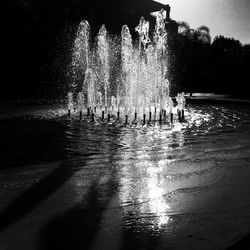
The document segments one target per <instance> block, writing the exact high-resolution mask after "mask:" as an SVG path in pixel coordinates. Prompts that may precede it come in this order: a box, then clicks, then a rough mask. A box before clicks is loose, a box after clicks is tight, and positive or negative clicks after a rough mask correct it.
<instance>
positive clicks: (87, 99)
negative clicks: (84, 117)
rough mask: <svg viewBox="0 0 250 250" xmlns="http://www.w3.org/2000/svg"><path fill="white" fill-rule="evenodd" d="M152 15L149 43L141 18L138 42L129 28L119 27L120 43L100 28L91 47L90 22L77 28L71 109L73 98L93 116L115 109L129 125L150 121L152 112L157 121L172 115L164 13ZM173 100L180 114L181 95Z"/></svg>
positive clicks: (182, 100)
mask: <svg viewBox="0 0 250 250" xmlns="http://www.w3.org/2000/svg"><path fill="white" fill-rule="evenodd" d="M152 16H154V17H155V18H156V26H155V31H154V36H153V39H150V37H149V22H148V21H146V20H145V19H144V18H143V17H142V18H141V19H140V22H139V24H138V26H137V27H136V28H135V31H136V32H137V33H138V35H139V42H138V43H137V44H136V43H135V42H133V40H132V36H131V33H130V30H129V27H128V26H127V25H123V26H122V29H121V39H114V38H113V37H111V36H110V35H109V34H108V32H107V30H106V28H105V25H102V26H101V28H100V30H99V32H98V34H97V37H96V41H97V42H96V43H94V44H91V43H90V39H89V37H90V26H89V24H88V22H87V21H82V22H81V23H80V24H79V27H78V32H77V36H76V39H75V43H74V50H73V51H74V53H73V73H74V74H73V76H74V79H73V83H72V86H71V93H72V94H71V95H69V96H68V103H71V105H68V108H69V109H72V108H73V106H74V101H73V99H74V96H77V101H76V103H77V104H76V108H77V110H79V111H80V110H83V111H84V110H86V109H89V108H90V109H91V110H92V111H93V110H95V114H96V115H97V113H98V112H99V113H98V114H100V113H103V112H105V113H108V114H109V115H110V114H111V113H113V114H115V111H116V112H117V114H118V113H119V114H120V113H121V114H122V115H123V117H124V116H125V117H126V119H127V121H128V120H129V119H130V120H133V119H134V121H136V120H138V119H143V117H144V119H145V117H146V115H149V116H148V120H149V121H150V120H151V118H152V116H153V115H152V114H153V113H154V119H156V120H157V119H160V120H161V116H162V114H167V113H173V110H174V105H173V101H172V98H171V97H170V96H169V85H170V83H169V80H168V79H167V73H168V72H167V71H168V67H167V62H168V53H167V52H168V51H167V32H166V29H165V24H166V11H165V10H163V9H162V10H161V11H158V12H154V13H152ZM114 51H115V52H116V53H114ZM114 55H115V56H114ZM79 89H80V93H79V92H78V91H79ZM176 100H177V102H178V110H184V107H185V97H184V94H179V95H178V96H177V99H176ZM97 109H99V111H97ZM133 112H134V115H133ZM164 112H165V113H164ZM117 116H118V118H117V119H119V115H117Z"/></svg>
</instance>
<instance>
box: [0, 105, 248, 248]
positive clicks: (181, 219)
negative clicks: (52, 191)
mask: <svg viewBox="0 0 250 250" xmlns="http://www.w3.org/2000/svg"><path fill="white" fill-rule="evenodd" d="M63 113H65V111H64V110H53V111H50V112H48V111H39V112H34V113H32V114H30V115H28V116H25V117H22V118H15V119H6V120H3V121H1V124H0V131H1V132H0V136H1V138H2V145H3V146H4V148H5V149H4V151H5V152H4V155H3V156H2V158H1V169H8V170H9V169H13V171H15V169H17V168H18V167H20V166H22V165H23V166H25V165H31V164H40V163H47V162H52V161H57V160H63V161H64V162H65V163H64V164H66V169H67V171H69V172H70V174H68V175H69V176H68V179H67V180H70V181H69V184H68V185H69V186H68V189H67V190H66V191H64V192H62V193H59V194H58V196H60V197H64V198H65V197H70V198H65V199H66V201H65V202H66V203H72V202H76V204H77V205H76V207H77V209H79V210H80V211H86V209H87V211H89V210H88V209H94V210H95V209H98V211H102V212H101V216H103V217H104V218H103V219H102V220H100V221H99V222H98V225H99V226H98V227H100V228H101V229H100V230H101V232H102V234H104V235H106V233H107V232H112V233H113V234H112V235H115V236H110V237H111V240H112V241H114V242H116V243H114V246H115V245H116V244H118V243H117V238H116V237H118V236H117V235H116V233H115V231H116V230H117V228H119V230H121V229H122V231H123V235H125V236H123V237H125V239H126V240H127V243H128V245H129V246H131V245H132V246H136V247H138V248H139V247H148V246H151V245H152V244H153V245H154V244H156V245H157V246H158V247H159V248H160V246H161V244H163V246H171V247H173V248H175V247H176V249H185V247H184V246H185V244H186V243H185V242H186V241H185V240H183V239H184V238H185V237H189V236H190V235H191V236H190V237H192V234H194V235H196V236H197V237H198V236H199V237H200V238H202V237H203V238H206V237H208V241H209V242H208V241H207V242H206V240H204V242H203V243H199V244H201V246H203V248H202V249H211V248H210V247H211V246H213V247H215V249H216V247H219V246H225V245H226V244H227V243H226V242H227V240H228V239H227V238H226V236H225V235H230V237H231V235H232V234H233V232H236V231H237V230H236V229H235V228H237V229H239V231H240V230H241V229H240V228H243V227H242V224H244V222H242V221H240V220H239V219H238V220H236V219H232V218H234V216H237V215H238V216H239V218H240V217H241V216H242V217H243V218H244V221H248V222H249V218H250V214H249V211H248V207H249V205H250V198H248V197H249V195H248V192H247V190H249V184H248V183H249V180H250V171H249V167H250V166H249V162H250V108H249V107H248V106H244V105H236V104H235V105H231V104H224V105H222V104H214V105H203V104H192V105H189V106H188V108H187V111H186V122H185V123H178V122H176V123H174V125H173V126H170V125H169V124H163V125H161V126H160V125H159V124H157V123H156V124H152V125H150V126H146V127H145V126H144V127H143V126H140V125H138V126H124V125H119V126H117V125H116V126H115V125H108V124H106V123H102V122H95V123H92V122H88V121H82V122H79V121H78V118H77V117H75V118H74V117H72V118H68V117H67V116H64V117H62V116H61V114H63ZM48 114H49V115H48ZM31 170H32V169H31ZM58 174H63V175H65V170H64V171H62V173H61V172H58ZM55 181H58V180H57V179H56V178H55ZM93 183H94V185H95V187H94V189H93ZM64 184H65V183H64ZM64 184H62V183H60V184H58V185H64ZM92 189H93V190H92ZM89 193H90V195H91V198H90V200H88V199H87V198H86V197H88V194H89ZM93 197H94V198H93ZM62 199H63V198H62ZM92 199H93V200H92ZM243 199H244V201H242V200H243ZM235 201H237V202H238V203H237V204H238V205H236V203H235ZM52 204H53V203H52ZM63 204H64V205H65V203H63ZM239 204H240V205H239ZM224 205H226V207H225V206H224ZM65 210H67V209H66V208H65ZM104 211H112V213H108V215H105V214H106V213H105V212H104ZM71 213H73V212H72V211H71V212H70V214H71ZM114 214H115V216H114ZM218 214H219V215H220V217H219V218H218ZM81 216H83V215H81V214H80V215H79V214H78V216H76V217H77V218H78V219H79V218H81ZM96 216H97V215H96ZM105 216H106V217H107V218H106V217H105ZM225 216H226V217H225ZM227 216H229V217H230V218H231V219H230V220H229V219H228V217H227ZM97 217H98V216H97ZM67 218H68V217H67ZM67 218H66V219H65V217H64V216H62V218H61V220H62V221H66V222H63V223H65V224H63V225H64V226H67V227H69V228H70V227H74V226H73V225H72V224H71V222H69V221H72V218H71V217H70V218H71V219H70V220H69V221H68V220H67ZM84 218H85V217H84ZM235 218H236V217H235ZM246 218H248V219H246ZM74 219H75V217H73V220H74ZM58 220H59V222H58ZM218 221H219V222H218ZM230 222H231V224H232V225H231V224H230ZM51 223H52V225H53V227H55V229H54V230H58V228H57V226H55V225H57V223H59V224H58V225H61V224H60V223H62V222H61V221H60V218H59V219H56V220H53V219H52V222H51ZM67 223H68V224H67ZM82 223H83V225H82V226H83V227H84V228H85V227H88V226H89V224H88V223H87V224H86V223H85V222H82ZM49 225H51V224H49ZM74 225H75V224H74ZM114 225H115V226H114ZM221 225H224V226H221ZM228 225H229V226H231V227H233V228H234V229H235V230H233V229H231V228H230V229H228V231H227V230H226V229H225V228H226V227H227V226H228ZM244 225H245V224H244ZM78 226H79V225H78ZM58 227H60V226H58ZM212 228H213V229H212ZM85 229H86V228H85ZM85 229H84V230H85ZM202 230H203V231H204V233H202ZM244 230H245V231H244V233H247V231H248V230H249V231H250V227H249V226H245V228H244ZM73 231H74V230H73ZM225 231H226V233H225ZM45 232H46V230H45ZM60 232H61V231H60ZM124 232H125V233H124ZM84 233H86V232H85V231H84ZM240 233H241V234H243V232H241V231H240ZM60 234H61V233H60ZM45 235H46V233H45ZM98 235H99V234H97V236H96V233H95V237H97V238H98ZM166 235H167V243H166V240H165V239H163V238H162V237H163V236H164V237H165V236H166ZM184 235H185V237H184ZM207 235H209V236H207ZM91 237H93V236H92V235H91ZM114 237H115V238H114ZM138 237H139V238H140V240H138V239H139V238H138ZM143 237H144V238H145V237H146V238H147V240H146V241H144V240H145V239H144V240H142V238H143ZM150 237H154V240H149V238H150ZM216 237H217V238H216ZM228 237H229V236H228ZM234 237H235V238H233V237H231V241H233V240H235V239H236V236H234ZM155 239H157V243H155ZM50 240H51V239H50ZM54 240H55V239H54ZM196 240H197V239H196ZM74 241H81V240H80V238H79V239H78V238H76V239H74ZM149 241H150V242H149ZM145 242H146V243H145ZM152 242H153V243H152ZM176 242H178V243H176ZM145 244H146V245H145ZM182 244H184V245H182ZM190 244H191V245H192V244H193V245H192V246H193V248H192V249H198V247H197V246H198V245H195V244H198V243H197V241H195V240H194V242H193V243H190ZM223 244H224V245H223ZM199 246H200V245H199ZM47 247H48V246H47ZM196 247H197V248H196ZM46 249H47V248H46Z"/></svg>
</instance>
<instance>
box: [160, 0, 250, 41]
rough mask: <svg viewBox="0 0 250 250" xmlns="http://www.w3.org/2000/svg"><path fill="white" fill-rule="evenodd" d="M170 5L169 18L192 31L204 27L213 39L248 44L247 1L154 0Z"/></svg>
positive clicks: (249, 18) (249, 7)
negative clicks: (188, 26)
mask: <svg viewBox="0 0 250 250" xmlns="http://www.w3.org/2000/svg"><path fill="white" fill-rule="evenodd" d="M157 2H161V3H164V4H169V5H170V6H171V18H172V19H174V20H176V21H186V22H188V23H189V25H190V26H191V27H192V28H197V27H199V26H201V25H206V26H208V27H209V28H210V32H211V35H212V37H214V36H216V35H224V36H226V37H233V38H235V39H238V40H240V41H241V42H242V43H243V44H244V43H250V0H157Z"/></svg>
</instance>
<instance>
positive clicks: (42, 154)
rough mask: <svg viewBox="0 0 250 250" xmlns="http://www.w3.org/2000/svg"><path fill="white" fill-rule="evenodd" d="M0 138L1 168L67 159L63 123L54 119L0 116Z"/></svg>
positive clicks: (0, 169)
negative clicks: (0, 118)
mask: <svg viewBox="0 0 250 250" xmlns="http://www.w3.org/2000/svg"><path fill="white" fill-rule="evenodd" d="M0 138H1V141H0V148H1V151H4V154H2V155H1V166H0V171H2V170H4V169H9V168H12V167H21V166H27V165H31V164H40V163H45V162H52V161H57V160H62V159H66V157H65V155H66V151H65V125H64V124H63V123H60V122H56V121H54V120H39V119H28V118H25V117H22V118H10V119H5V120H1V122H0Z"/></svg>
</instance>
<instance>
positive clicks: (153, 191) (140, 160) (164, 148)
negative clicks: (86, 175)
mask: <svg viewBox="0 0 250 250" xmlns="http://www.w3.org/2000/svg"><path fill="white" fill-rule="evenodd" d="M122 139H123V141H122V143H123V145H137V148H140V150H133V147H127V149H128V150H126V154H124V152H123V153H122V154H121V155H120V157H121V163H122V164H121V165H120V177H121V179H120V191H119V198H120V203H121V206H128V205H129V206H130V208H129V209H128V211H130V212H131V210H132V212H133V213H136V214H137V215H138V217H137V218H144V219H143V221H144V222H145V221H146V225H147V226H150V227H151V228H155V229H156V230H159V229H161V228H162V227H164V226H165V225H167V224H168V223H169V222H170V218H169V216H168V211H169V210H170V209H171V207H170V205H169V204H168V202H167V200H166V198H165V195H166V193H167V192H168V190H166V183H167V182H168V181H171V178H169V175H168V174H167V171H168V166H169V164H171V163H172V162H173V161H174V160H173V159H168V158H167V157H168V156H170V155H171V154H173V149H172V148H171V145H172V144H173V143H176V144H177V145H178V147H183V145H184V134H183V132H182V131H181V129H178V130H173V131H169V130H162V129H161V130H158V129H155V130H149V131H148V132H147V133H146V134H143V135H142V134H140V133H139V132H138V131H137V132H135V133H133V134H132V135H131V136H128V135H126V133H125V136H124V137H122ZM156 149H157V150H156ZM124 211H125V212H124V213H125V217H126V211H127V210H124ZM127 216H129V213H128V214H127ZM145 218H146V220H145ZM144 224H145V223H144Z"/></svg>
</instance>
